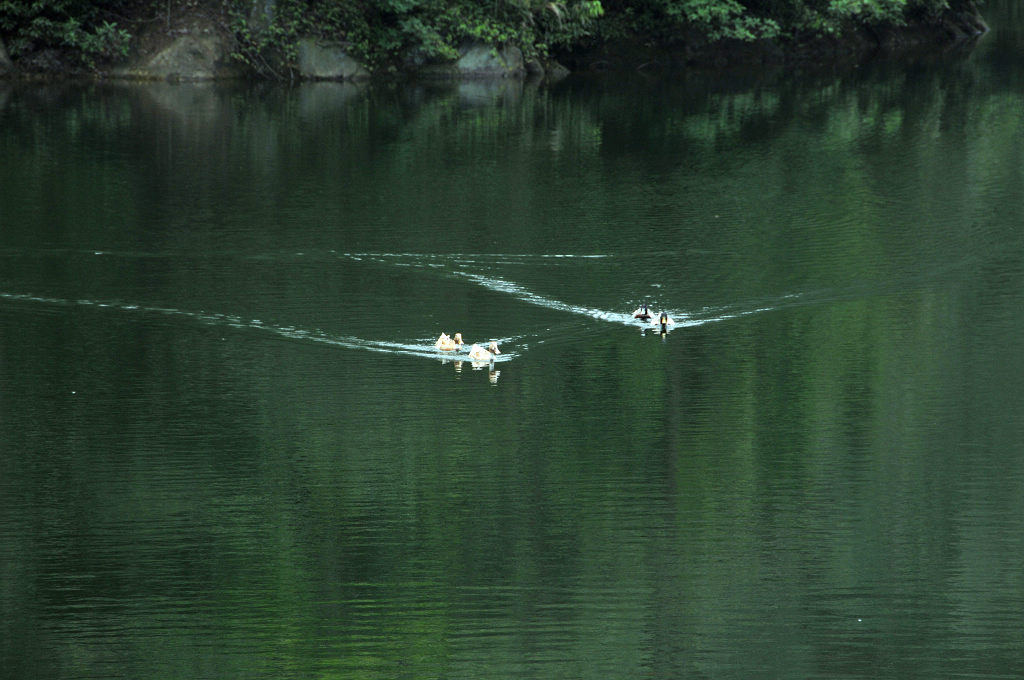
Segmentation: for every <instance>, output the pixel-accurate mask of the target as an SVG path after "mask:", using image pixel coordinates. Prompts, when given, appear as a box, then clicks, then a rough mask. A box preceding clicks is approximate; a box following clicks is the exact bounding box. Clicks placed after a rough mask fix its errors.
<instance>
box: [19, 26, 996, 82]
mask: <svg viewBox="0 0 1024 680" xmlns="http://www.w3.org/2000/svg"><path fill="white" fill-rule="evenodd" d="M987 31H988V26H987V25H986V23H985V20H984V19H983V18H982V16H981V15H980V13H979V12H978V11H977V10H976V9H974V10H972V11H960V12H953V11H947V12H945V13H944V14H943V15H941V16H939V17H936V18H935V19H933V20H931V21H929V22H927V23H921V24H916V25H908V26H902V27H890V28H886V29H874V28H870V27H857V28H851V30H848V31H846V32H845V34H844V36H843V37H842V38H828V37H820V36H813V37H808V38H807V39H804V40H795V41H792V42H787V43H779V42H775V41H760V42H753V43H748V42H740V41H729V40H723V41H718V42H708V41H707V40H706V39H705V38H704V37H703V36H701V35H699V34H693V35H684V36H681V37H680V38H678V39H676V40H674V41H673V42H672V43H671V44H658V45H650V44H647V43H645V42H644V41H643V40H641V39H639V38H637V39H635V40H631V39H623V40H620V41H618V42H616V43H613V44H604V45H600V46H597V47H592V48H588V49H580V50H576V51H572V52H564V53H561V54H558V55H556V57H555V58H553V59H549V60H547V61H546V62H543V63H542V62H540V61H537V60H532V61H531V60H524V58H523V53H522V51H521V50H520V49H518V48H517V47H514V46H508V47H504V48H501V49H495V48H492V47H490V46H488V45H483V44H467V45H464V46H463V47H462V48H461V49H460V50H459V58H458V59H457V60H456V61H454V62H452V63H448V64H425V65H410V67H409V68H407V69H406V70H404V71H402V72H401V73H400V74H399V75H402V76H404V77H411V78H431V79H450V80H465V79H495V78H516V79H522V78H526V77H540V78H548V79H558V78H561V77H564V76H565V75H567V74H568V73H570V72H573V71H575V72H599V71H637V70H640V71H646V70H676V69H686V68H701V69H707V68H712V69H718V68H728V67H737V66H744V67H756V66H759V65H791V64H792V65H801V64H807V63H813V64H841V63H850V62H860V61H864V60H866V59H870V58H873V57H876V56H879V55H880V56H883V57H884V56H887V57H894V56H900V55H903V54H907V53H912V52H921V51H928V52H934V51H941V50H945V49H949V48H951V47H958V46H962V45H965V44H969V43H970V42H971V41H973V40H974V39H976V38H977V37H978V36H980V35H982V34H984V33H985V32H987ZM234 47H235V45H234V37H233V36H232V35H231V34H230V33H229V32H228V31H227V30H226V29H225V28H224V24H223V23H221V22H218V21H217V20H216V19H215V18H213V17H210V16H208V15H204V14H197V15H194V16H189V15H185V16H180V17H177V18H176V19H175V21H174V22H173V24H172V23H171V22H170V21H168V22H167V24H166V25H160V26H148V27H147V26H143V27H142V30H141V31H139V32H138V33H137V34H136V37H135V39H133V41H132V45H131V50H130V53H129V54H128V56H127V57H126V58H124V59H123V60H120V61H116V62H111V63H109V64H104V65H102V66H98V67H96V68H94V69H91V70H88V71H86V70H84V69H83V68H82V67H80V66H79V67H74V66H70V64H71V63H73V60H72V59H70V58H68V55H63V54H60V53H58V52H55V51H52V50H50V51H43V52H42V53H38V54H31V55H28V56H26V57H25V58H23V59H20V60H17V61H13V60H12V59H11V58H10V57H9V56H8V54H7V50H6V49H5V47H4V43H3V39H2V37H0V78H5V79H28V80H40V79H46V80H49V79H67V78H86V79H98V80H109V79H120V80H139V81H171V82H176V81H189V82H196V81H211V80H226V79H241V78H252V77H254V76H255V74H254V73H253V71H252V69H249V68H246V67H244V66H243V65H242V64H240V63H239V62H237V61H235V60H233V59H232V56H231V55H232V52H233V50H234ZM271 70H272V69H271ZM281 70H282V72H283V71H285V69H284V68H282V69H281ZM395 75H396V74H391V73H389V74H387V75H386V76H383V77H389V78H393V77H395ZM264 77H265V76H264ZM290 77H291V78H298V79H300V80H334V81H359V80H368V79H373V78H377V77H381V76H378V75H376V74H374V73H372V72H371V71H370V70H369V69H368V68H366V66H364V65H363V64H361V63H359V62H358V61H357V60H355V59H353V58H352V57H351V56H350V55H349V54H348V53H347V52H346V50H345V49H344V46H342V45H337V44H330V43H324V42H321V41H318V40H316V39H314V38H312V37H308V38H303V39H301V40H300V41H299V43H298V45H297V60H296V63H295V64H294V65H293V68H292V70H291V71H290Z"/></svg>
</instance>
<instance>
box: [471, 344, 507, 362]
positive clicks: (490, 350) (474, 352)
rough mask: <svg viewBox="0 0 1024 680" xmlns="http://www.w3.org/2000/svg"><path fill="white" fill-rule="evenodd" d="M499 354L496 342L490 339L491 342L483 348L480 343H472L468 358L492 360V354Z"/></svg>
mask: <svg viewBox="0 0 1024 680" xmlns="http://www.w3.org/2000/svg"><path fill="white" fill-rule="evenodd" d="M496 354H501V351H500V350H499V349H498V343H496V342H494V341H493V340H492V341H491V344H490V345H488V346H487V349H484V348H483V347H481V346H480V345H477V344H474V345H473V346H472V347H470V348H469V358H470V359H475V360H476V361H494V356H495V355H496Z"/></svg>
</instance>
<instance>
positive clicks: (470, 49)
mask: <svg viewBox="0 0 1024 680" xmlns="http://www.w3.org/2000/svg"><path fill="white" fill-rule="evenodd" d="M525 73H526V66H525V64H524V62H523V52H522V50H520V49H519V48H518V47H501V48H497V47H491V46H489V45H483V44H479V43H473V44H470V45H464V46H463V47H462V48H460V49H459V58H458V60H457V61H455V62H453V63H451V64H430V65H427V66H423V67H421V68H419V69H417V70H416V75H420V76H427V77H431V78H459V79H463V78H522V77H523V76H524V75H525Z"/></svg>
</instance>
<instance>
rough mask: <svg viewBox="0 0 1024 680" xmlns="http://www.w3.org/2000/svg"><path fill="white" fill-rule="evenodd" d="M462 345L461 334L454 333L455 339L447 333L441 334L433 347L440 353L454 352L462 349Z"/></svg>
mask: <svg viewBox="0 0 1024 680" xmlns="http://www.w3.org/2000/svg"><path fill="white" fill-rule="evenodd" d="M463 344H464V343H463V342H462V333H456V334H455V337H450V336H449V335H448V334H447V333H441V337H439V338H438V339H437V342H435V343H434V347H436V348H437V349H439V350H441V351H442V352H454V351H455V350H457V349H459V348H460V347H462V345H463Z"/></svg>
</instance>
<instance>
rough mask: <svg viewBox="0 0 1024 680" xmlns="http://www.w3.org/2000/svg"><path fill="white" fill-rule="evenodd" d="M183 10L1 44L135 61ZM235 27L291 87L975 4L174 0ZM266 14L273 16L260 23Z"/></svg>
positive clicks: (37, 2)
mask: <svg viewBox="0 0 1024 680" xmlns="http://www.w3.org/2000/svg"><path fill="white" fill-rule="evenodd" d="M171 2H172V0H99V1H96V2H92V1H89V0H0V34H2V35H3V36H4V40H5V43H6V45H7V48H8V51H9V52H10V54H11V56H13V57H15V58H17V57H19V56H21V55H23V54H28V53H31V52H32V51H38V50H43V49H49V48H57V49H63V50H66V51H67V50H70V51H73V52H74V53H75V54H77V55H78V56H79V58H80V59H81V61H82V62H83V63H85V64H88V65H91V64H93V63H94V61H95V60H97V59H109V58H114V57H118V56H123V55H125V54H126V53H127V48H128V43H129V40H130V38H131V35H130V34H129V33H128V31H126V30H125V29H123V28H121V27H119V26H118V24H117V23H115V19H119V18H121V17H125V16H132V15H133V14H134V15H135V16H140V15H141V16H154V15H162V14H163V13H164V12H165V11H167V12H169V8H170V7H171ZM173 2H174V3H176V4H177V5H178V6H179V9H181V8H185V9H188V8H191V9H192V10H195V9H202V8H203V7H204V6H205V7H206V8H208V9H211V10H215V11H216V12H218V13H220V12H223V13H225V14H226V15H227V16H228V17H229V29H230V30H231V31H233V33H234V35H235V37H236V39H237V49H236V51H235V53H234V57H235V58H236V59H238V60H239V61H241V62H243V63H245V64H247V65H248V66H249V67H250V68H252V69H253V70H255V71H256V72H258V73H262V74H264V75H270V76H275V77H280V78H286V77H288V76H289V74H290V73H291V72H292V70H293V69H294V67H295V64H296V60H297V49H296V46H297V43H298V40H299V39H300V38H302V37H305V36H312V37H316V38H320V39H321V40H324V41H326V42H329V43H333V44H337V45H341V46H343V47H344V48H345V49H346V50H347V51H348V52H349V53H350V54H351V55H352V56H354V57H356V58H358V59H360V60H361V61H362V62H363V63H364V64H366V65H367V66H368V67H369V68H371V69H377V70H397V69H400V68H403V67H405V66H410V65H411V66H415V65H419V64H423V63H429V62H444V61H450V60H453V59H456V58H457V57H458V50H459V48H460V47H461V46H462V45H463V44H465V43H467V42H483V43H485V44H488V45H492V46H494V47H503V46H507V45H513V46H516V47H519V48H521V49H522V51H523V53H524V55H525V56H526V57H528V58H530V57H544V56H546V55H547V54H548V53H549V52H550V51H551V50H554V49H572V48H573V47H576V46H579V45H582V44H585V43H586V42H587V41H588V40H592V39H594V36H595V34H596V33H597V31H596V29H597V28H598V27H600V29H601V30H600V35H601V36H603V37H604V38H606V39H617V38H623V37H633V38H639V39H641V40H643V41H645V42H653V43H658V42H671V41H672V40H674V39H676V38H678V37H682V36H687V39H690V38H691V37H692V36H693V35H702V36H704V37H706V38H707V39H709V40H711V41H715V40H721V39H732V40H743V41H753V40H757V39H762V38H787V37H793V36H814V35H829V34H832V35H834V34H839V33H841V32H842V31H843V30H845V29H846V28H848V27H850V26H857V25H900V24H903V23H905V22H906V21H907V20H908V18H910V19H914V20H918V19H921V18H926V17H935V16H938V15H939V13H941V12H943V11H946V10H949V9H950V8H953V9H964V8H965V7H967V6H968V5H969V4H970V2H971V0H606V1H605V2H602V0H486V1H482V0H275V1H274V2H269V3H268V2H263V1H259V2H257V1H256V0H188V2H187V3H184V4H183V0H173ZM257 7H262V8H267V7H269V8H270V9H269V10H268V9H264V11H265V12H266V14H264V15H261V14H260V13H259V12H257V11H256V8H257Z"/></svg>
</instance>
